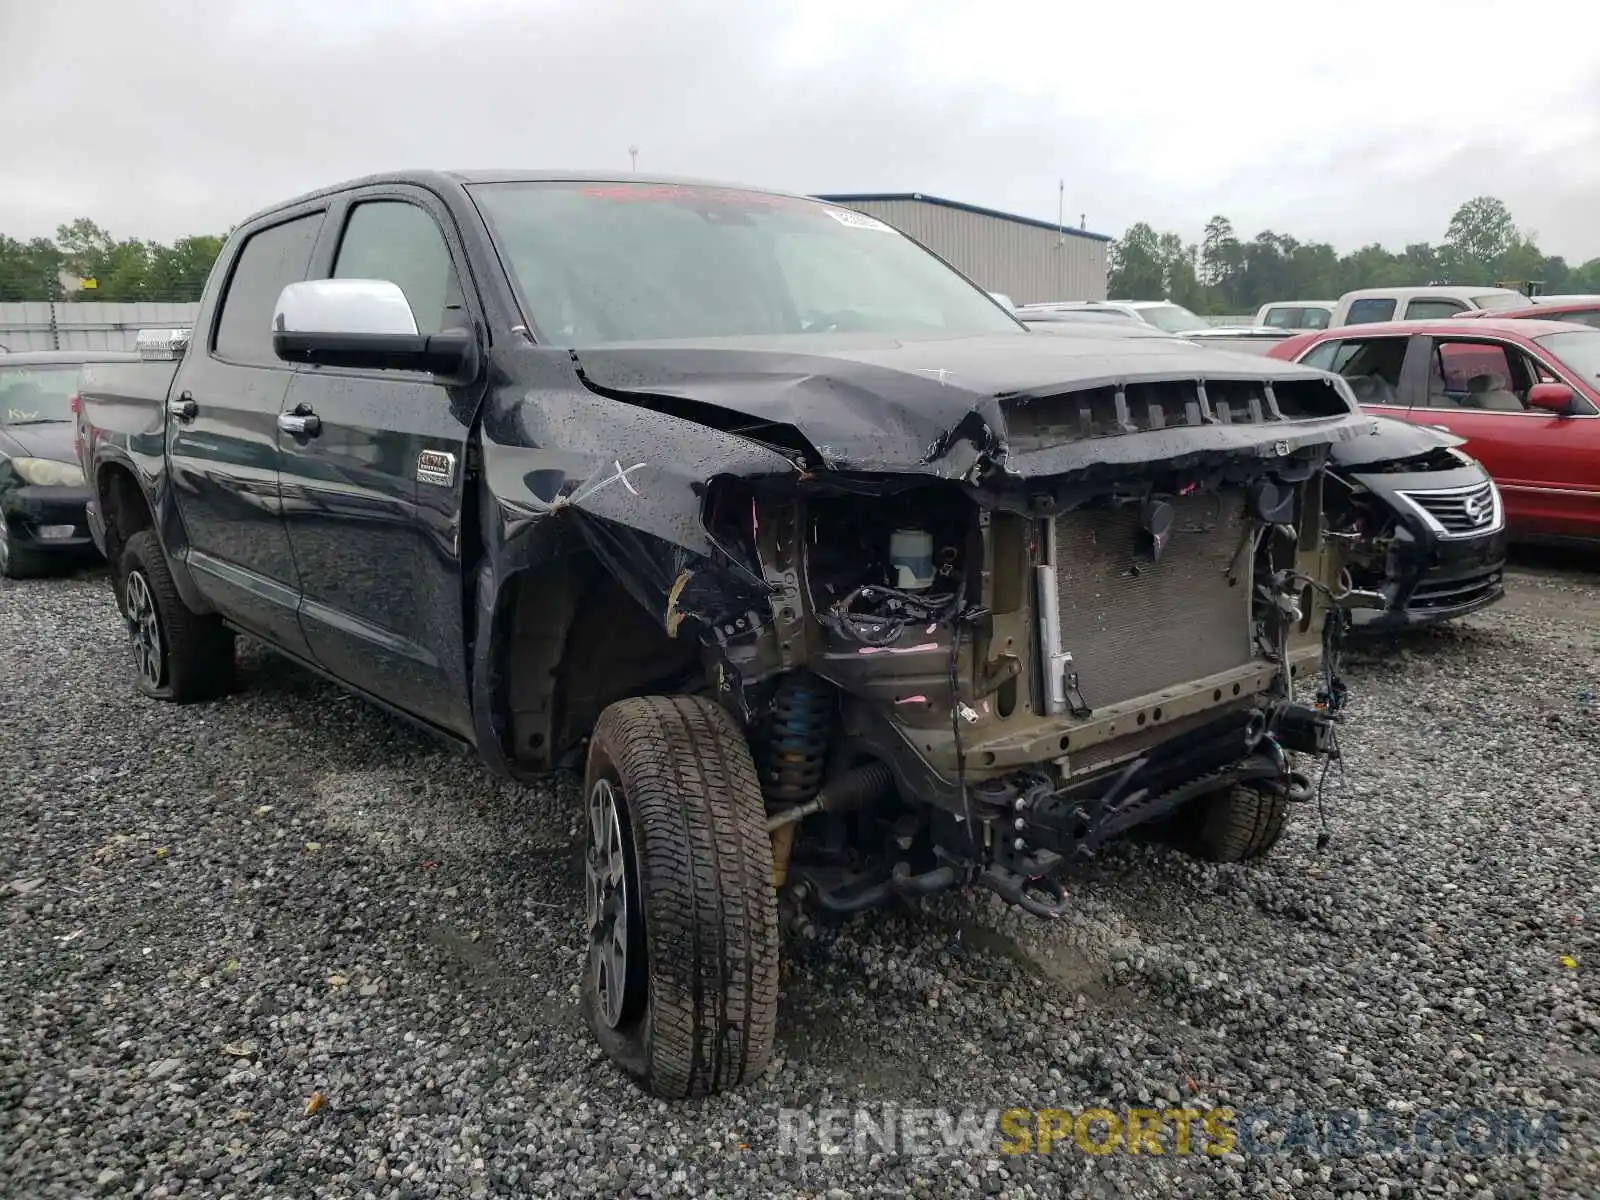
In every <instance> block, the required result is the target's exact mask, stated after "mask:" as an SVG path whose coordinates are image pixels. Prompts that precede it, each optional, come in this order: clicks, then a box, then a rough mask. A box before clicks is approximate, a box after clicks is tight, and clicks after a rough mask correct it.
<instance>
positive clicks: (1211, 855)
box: [1181, 783, 1289, 863]
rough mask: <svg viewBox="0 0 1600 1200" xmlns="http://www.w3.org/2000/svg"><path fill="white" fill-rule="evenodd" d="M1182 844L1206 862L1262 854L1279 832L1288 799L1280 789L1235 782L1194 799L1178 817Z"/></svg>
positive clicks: (1246, 858)
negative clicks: (1181, 824)
mask: <svg viewBox="0 0 1600 1200" xmlns="http://www.w3.org/2000/svg"><path fill="white" fill-rule="evenodd" d="M1181 820H1182V822H1183V832H1184V835H1185V836H1184V838H1183V847H1184V849H1185V850H1187V851H1188V852H1189V853H1190V854H1192V855H1194V856H1195V857H1196V858H1201V859H1204V860H1206V861H1207V862H1223V863H1236V862H1249V861H1250V860H1252V859H1257V858H1265V857H1266V856H1267V855H1268V854H1269V853H1271V851H1272V848H1273V847H1274V846H1276V845H1277V844H1278V839H1279V838H1280V837H1282V836H1283V827H1284V825H1286V824H1287V823H1288V820H1289V800H1288V798H1287V797H1286V796H1285V795H1284V794H1283V793H1282V792H1280V791H1269V790H1266V789H1263V788H1256V787H1251V786H1250V785H1248V784H1242V783H1241V784H1235V785H1234V786H1233V787H1231V788H1226V789H1224V790H1223V791H1220V792H1212V793H1211V794H1210V795H1209V796H1202V797H1200V799H1198V800H1196V801H1195V802H1194V803H1193V804H1192V805H1191V806H1190V807H1189V808H1188V809H1187V810H1186V811H1185V812H1184V813H1183V814H1182V817H1181Z"/></svg>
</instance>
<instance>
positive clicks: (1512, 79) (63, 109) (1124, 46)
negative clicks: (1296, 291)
mask: <svg viewBox="0 0 1600 1200" xmlns="http://www.w3.org/2000/svg"><path fill="white" fill-rule="evenodd" d="M1335 12H1337V14H1338V15H1337V17H1335V16H1334V13H1335ZM1534 14H1536V15H1537V19H1529V18H1530V17H1531V16H1532V15H1534ZM1595 29H1596V25H1595V22H1594V19H1593V14H1592V11H1591V6H1590V5H1588V4H1579V3H1576V2H1571V3H1569V2H1566V0H1547V2H1546V3H1543V4H1541V5H1539V6H1537V8H1536V9H1529V8H1526V7H1519V6H1516V5H1510V6H1508V5H1507V4H1506V3H1505V2H1504V0H1501V2H1499V3H1494V4H1489V3H1476V2H1472V0H1454V2H1453V3H1449V4H1427V5H1423V4H1412V3H1401V2H1400V0H1387V2H1385V3H1379V4H1367V3H1345V4H1343V5H1339V6H1334V7H1330V6H1327V5H1320V4H1319V5H1284V4H1247V3H1242V2H1238V0H1230V2H1229V3H1225V4H1222V3H1208V4H1195V3H1188V4H1179V3H1177V0H1143V2H1140V3H1109V4H1108V3H1097V4H1074V3H1068V2H1067V0H1052V2H1048V3H1040V4H1026V3H1017V2H1013V3H1010V4H998V3H986V4H976V3H960V2H946V0H915V2H913V0H906V2H900V0H884V2H879V3H872V2H871V0H857V2H855V3H849V4H847V3H844V2H843V0H832V2H831V3H817V2H815V0H813V2H811V3H806V4H798V5H789V4H787V3H783V2H781V0H743V2H740V0H698V2H682V0H631V2H623V0H321V2H320V3H319V2H314V0H270V2H268V0H260V2H249V0H211V2H210V3H204V2H194V3H187V4H184V3H176V2H171V0H167V2H162V0H65V2H63V3H59V4H53V5H47V4H42V3H33V2H31V0H0V146H3V147H4V153H5V162H4V167H3V168H0V233H7V234H10V235H11V236H13V237H19V236H20V237H28V236H34V235H41V234H44V235H48V234H51V233H53V232H54V230H55V227H56V226H57V225H58V224H60V223H61V222H63V221H66V220H68V219H70V218H72V217H75V216H79V215H86V216H90V217H92V218H94V219H95V220H96V221H98V222H99V223H100V224H101V225H103V226H105V227H107V228H108V229H109V230H110V231H111V232H112V233H113V234H114V235H116V236H119V237H145V238H156V239H160V240H162V241H169V240H171V239H173V238H175V237H179V236H182V235H184V234H188V233H199V232H212V231H215V232H221V231H222V230H224V229H225V228H227V226H229V225H230V224H232V223H233V222H235V221H237V220H238V219H239V218H240V217H242V216H244V215H246V214H247V213H249V212H250V211H252V210H254V209H256V208H259V207H262V206H264V205H267V204H270V203H272V202H275V201H277V200H280V199H286V198H287V197H289V196H291V195H294V194H296V193H298V192H301V191H305V190H309V189H310V188H313V187H316V186H320V185H322V184H326V183H331V182H335V181H337V180H340V179H344V178H347V177H351V176H355V175H360V174H364V173H367V172H370V171H375V170H383V169H389V168H396V167H411V166H428V167H491V166H494V167H501V166H503V167H574V168H585V169H586V168H590V167H598V168H607V169H612V170H617V169H621V170H626V169H627V166H628V147H629V145H630V144H637V145H638V147H639V170H640V171H641V173H642V172H647V171H656V172H668V173H675V174H693V175H704V176H711V177H714V178H718V179H725V180H733V181H741V182H749V183H756V184H763V185H768V186H773V187H778V188H783V189H786V190H794V191H806V192H819V191H820V192H838V191H922V192H927V193H931V194H934V195H942V196H947V197H951V198H954V199H960V200H966V201H969V202H972V203H976V204H983V205H988V206H991V207H995V208H1002V209H1008V210H1011V211H1014V212H1020V213H1026V214H1029V215H1032V216H1036V217H1041V218H1044V219H1047V220H1054V219H1055V217H1056V206H1057V182H1058V180H1064V181H1065V184H1066V213H1067V219H1068V221H1069V222H1070V223H1072V224H1077V222H1078V218H1079V214H1080V213H1084V214H1087V220H1088V227H1089V228H1090V229H1092V230H1097V231H1100V232H1104V233H1110V234H1120V233H1121V232H1122V231H1123V230H1124V229H1125V228H1126V227H1127V226H1128V225H1129V224H1131V223H1132V222H1134V221H1140V220H1143V221H1148V222H1150V223H1151V224H1152V225H1154V226H1155V227H1156V228H1157V229H1161V230H1166V229H1173V230H1177V231H1179V232H1181V233H1182V234H1183V235H1184V237H1185V238H1186V239H1190V240H1197V239H1198V237H1199V234H1200V230H1201V228H1202V226H1203V225H1204V223H1205V221H1206V219H1207V218H1208V217H1209V216H1210V215H1211V214H1213V213H1219V212H1220V213H1225V214H1227V215H1228V216H1229V217H1231V218H1232V220H1233V222H1234V225H1235V227H1236V229H1237V230H1238V232H1239V233H1240V234H1241V236H1251V235H1253V234H1255V233H1256V232H1257V231H1259V230H1261V229H1263V228H1272V229H1274V230H1276V231H1278V232H1287V233H1291V234H1293V235H1294V236H1296V237H1298V238H1300V239H1301V240H1303V241H1306V240H1325V241H1331V242H1333V243H1334V244H1335V245H1336V246H1337V247H1339V248H1340V249H1341V250H1348V249H1352V248H1354V247H1356V246H1358V245H1360V244H1363V243H1366V242H1371V241H1381V242H1383V243H1385V244H1387V245H1389V246H1391V247H1392V248H1395V249H1398V248H1400V247H1401V246H1402V245H1403V244H1404V243H1406V242H1408V241H1438V240H1440V239H1441V238H1442V237H1443V234H1444V229H1445V226H1446V224H1447V223H1448V221H1449V218H1450V214H1451V212H1452V211H1453V210H1454V208H1455V207H1456V205H1457V204H1459V203H1460V202H1461V201H1463V200H1466V199H1468V198H1470V197H1472V196H1475V195H1480V194H1485V193H1487V194H1490V195H1495V196H1499V197H1500V198H1501V199H1503V200H1505V201H1506V202H1507V203H1508V204H1509V205H1510V206H1511V210H1512V212H1513V213H1514V214H1515V216H1516V218H1517V221H1518V223H1519V224H1520V225H1522V226H1523V227H1524V228H1526V229H1529V230H1532V231H1533V232H1534V233H1535V234H1536V235H1537V238H1538V241H1539V244H1540V246H1541V247H1543V248H1544V250H1545V252H1546V253H1556V254H1564V255H1566V256H1567V257H1568V259H1569V260H1572V261H1574V262H1581V261H1583V260H1585V259H1588V258H1593V257H1596V256H1600V37H1597V36H1595Z"/></svg>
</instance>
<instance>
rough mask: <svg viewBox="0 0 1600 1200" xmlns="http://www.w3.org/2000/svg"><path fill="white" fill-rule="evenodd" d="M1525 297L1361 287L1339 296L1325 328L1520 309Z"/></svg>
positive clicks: (1442, 287) (1438, 288) (1481, 290)
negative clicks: (1490, 310) (1489, 310)
mask: <svg viewBox="0 0 1600 1200" xmlns="http://www.w3.org/2000/svg"><path fill="white" fill-rule="evenodd" d="M1527 303H1528V298H1527V297H1526V296H1524V295H1523V294H1522V293H1521V292H1519V291H1516V290H1515V289H1514V288H1502V287H1460V286H1454V285H1448V284H1437V285H1434V284H1430V285H1428V286H1426V287H1382V288H1360V289H1358V290H1357V291H1353V292H1346V293H1345V294H1344V295H1342V296H1340V297H1339V299H1338V302H1337V303H1336V304H1335V305H1334V308H1333V317H1332V319H1331V320H1329V321H1328V328H1330V329H1332V328H1336V327H1338V326H1340V325H1370V324H1373V323H1375V322H1378V321H1432V320H1439V319H1441V318H1447V317H1455V316H1459V315H1460V314H1461V313H1464V312H1470V311H1472V310H1473V309H1495V310H1499V309H1509V308H1522V307H1524V306H1526V305H1527Z"/></svg>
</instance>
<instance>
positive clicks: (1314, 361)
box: [1300, 338, 1345, 371]
mask: <svg viewBox="0 0 1600 1200" xmlns="http://www.w3.org/2000/svg"><path fill="white" fill-rule="evenodd" d="M1344 345H1345V343H1344V342H1341V341H1339V340H1338V339H1336V338H1335V339H1329V340H1328V341H1326V342H1318V343H1317V344H1316V345H1315V346H1313V347H1312V348H1311V350H1310V352H1309V353H1308V354H1306V355H1304V356H1303V357H1302V358H1301V359H1300V365H1301V366H1303V367H1315V368H1316V369H1317V370H1319V371H1331V370H1333V362H1334V359H1335V357H1337V355H1338V353H1339V351H1340V350H1342V349H1343V348H1344Z"/></svg>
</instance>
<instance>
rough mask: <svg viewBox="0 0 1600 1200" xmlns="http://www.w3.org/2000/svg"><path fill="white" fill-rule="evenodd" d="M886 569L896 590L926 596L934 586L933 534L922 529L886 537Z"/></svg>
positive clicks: (900, 531) (903, 531)
mask: <svg viewBox="0 0 1600 1200" xmlns="http://www.w3.org/2000/svg"><path fill="white" fill-rule="evenodd" d="M889 565H890V566H891V567H893V568H894V575H895V587H897V588H899V589H900V590H901V591H902V592H925V591H927V590H928V589H929V588H930V587H932V586H933V534H931V533H929V532H928V531H927V530H925V529H896V530H895V531H894V532H893V533H892V534H890V535H889Z"/></svg>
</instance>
